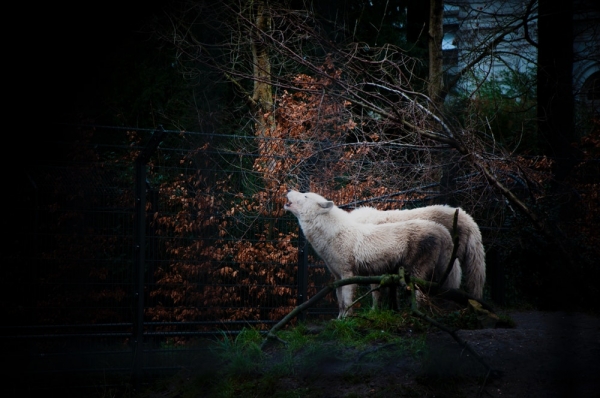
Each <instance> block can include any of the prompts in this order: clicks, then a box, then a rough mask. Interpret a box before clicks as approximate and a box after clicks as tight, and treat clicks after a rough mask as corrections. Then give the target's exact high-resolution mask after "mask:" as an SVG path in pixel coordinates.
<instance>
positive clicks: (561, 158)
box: [537, 0, 575, 181]
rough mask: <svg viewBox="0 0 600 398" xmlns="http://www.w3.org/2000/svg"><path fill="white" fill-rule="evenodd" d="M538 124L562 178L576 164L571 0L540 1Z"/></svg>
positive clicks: (556, 176) (546, 150)
mask: <svg viewBox="0 0 600 398" xmlns="http://www.w3.org/2000/svg"><path fill="white" fill-rule="evenodd" d="M538 27H539V30H538V32H539V48H538V82H537V95H538V120H539V122H538V128H539V133H540V138H541V140H542V142H541V144H542V149H543V150H544V153H545V154H547V155H549V156H551V157H552V158H553V159H554V160H555V163H554V170H553V171H554V176H555V178H556V179H557V180H559V181H561V180H563V179H564V178H565V177H566V176H567V175H568V173H569V172H570V170H571V169H572V167H573V166H574V164H575V152H574V151H573V148H572V147H571V145H570V144H571V143H572V142H573V141H574V138H575V137H574V123H573V122H574V117H573V115H574V110H573V88H572V85H573V75H572V68H573V4H572V2H569V1H567V2H555V1H552V0H540V2H539V20H538Z"/></svg>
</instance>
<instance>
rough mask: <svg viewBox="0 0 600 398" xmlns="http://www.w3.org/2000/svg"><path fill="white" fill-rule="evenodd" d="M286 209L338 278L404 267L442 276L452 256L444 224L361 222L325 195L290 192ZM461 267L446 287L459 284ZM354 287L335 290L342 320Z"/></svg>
mask: <svg viewBox="0 0 600 398" xmlns="http://www.w3.org/2000/svg"><path fill="white" fill-rule="evenodd" d="M287 199H288V200H287V203H286V204H285V206H284V208H285V210H287V211H290V212H291V213H293V214H294V215H295V216H296V217H297V218H298V221H299V223H300V227H301V228H302V231H303V232H304V235H305V236H306V239H307V240H308V241H309V242H310V244H311V245H312V247H313V248H314V249H315V251H316V252H317V254H318V255H319V256H320V257H321V258H322V259H323V260H324V261H325V263H326V264H327V267H328V268H329V270H330V271H331V273H332V274H333V276H334V278H335V279H336V280H339V279H345V278H349V277H352V276H355V275H363V276H366V275H382V274H385V273H391V272H395V271H397V269H398V268H399V267H400V266H403V267H405V268H406V269H407V270H408V271H409V272H411V273H412V274H413V275H414V276H416V277H419V278H422V279H429V280H439V278H441V276H442V275H443V273H444V271H445V270H446V268H447V266H448V263H449V262H450V257H451V256H452V237H451V236H450V233H449V232H448V230H447V229H446V228H445V227H443V226H442V225H440V224H438V223H435V222H433V221H428V220H411V221H406V222H398V223H385V224H380V225H375V224H361V223H358V222H356V221H355V220H353V219H352V217H350V214H349V213H348V212H346V211H344V210H342V209H340V208H338V207H337V206H335V205H334V204H333V202H332V201H329V200H327V199H325V198H324V197H322V196H320V195H318V194H316V193H312V192H308V193H300V192H297V191H289V192H288V194H287ZM460 281H461V270H460V267H459V266H454V267H452V271H451V272H450V275H449V276H448V279H447V280H446V282H445V284H444V288H449V289H451V288H458V287H459V286H460ZM355 291H356V285H346V286H342V287H341V288H339V289H337V291H336V294H337V298H338V305H339V315H338V318H341V317H344V316H345V315H346V314H347V313H349V312H350V311H351V308H350V304H351V303H352V300H353V298H354V294H355Z"/></svg>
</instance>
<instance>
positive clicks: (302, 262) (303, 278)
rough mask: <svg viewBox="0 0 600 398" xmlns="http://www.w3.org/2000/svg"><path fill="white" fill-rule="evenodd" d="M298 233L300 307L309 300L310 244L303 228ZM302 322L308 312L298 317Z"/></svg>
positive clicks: (303, 312)
mask: <svg viewBox="0 0 600 398" xmlns="http://www.w3.org/2000/svg"><path fill="white" fill-rule="evenodd" d="M299 230H300V231H299V233H298V302H297V304H296V305H300V304H302V303H304V302H305V301H306V300H307V297H306V296H307V294H308V242H307V240H306V237H305V236H304V233H303V232H302V228H300V229H299ZM298 319H299V320H300V321H304V320H305V319H306V311H302V312H301V313H300V314H299V315H298Z"/></svg>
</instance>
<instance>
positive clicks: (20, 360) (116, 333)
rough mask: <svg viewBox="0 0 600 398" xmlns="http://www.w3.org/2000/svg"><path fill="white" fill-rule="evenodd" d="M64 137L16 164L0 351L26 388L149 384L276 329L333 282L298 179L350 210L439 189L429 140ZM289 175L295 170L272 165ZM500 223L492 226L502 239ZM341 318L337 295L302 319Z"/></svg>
mask: <svg viewBox="0 0 600 398" xmlns="http://www.w3.org/2000/svg"><path fill="white" fill-rule="evenodd" d="M64 131H65V135H64V136H61V137H51V139H49V140H47V142H45V143H44V145H43V147H42V151H41V152H40V153H39V154H37V155H36V157H35V161H32V162H27V163H26V164H24V165H23V167H22V168H19V169H13V170H7V174H8V175H7V179H8V182H7V185H6V186H7V187H8V190H7V192H6V193H5V195H4V196H5V217H3V220H4V222H5V225H4V231H5V236H7V238H5V240H4V241H5V242H6V244H7V247H6V249H5V250H4V256H3V260H4V261H3V265H4V267H3V272H2V278H1V279H0V280H1V284H2V289H1V293H0V305H1V307H2V311H3V314H4V317H3V318H4V322H3V325H2V326H1V328H0V330H1V333H2V339H1V341H2V347H0V350H1V352H2V354H3V355H2V365H3V369H7V370H6V371H5V372H4V376H5V377H6V378H7V380H6V381H5V382H4V383H3V386H4V387H5V388H8V389H9V390H11V391H14V392H17V391H18V392H22V391H27V390H32V391H37V392H42V391H43V390H45V389H48V390H51V389H53V388H57V387H60V388H63V387H64V386H65V383H67V384H68V385H69V387H72V388H73V389H75V393H76V394H77V391H79V390H78V389H79V388H87V387H94V386H99V385H102V386H109V385H111V384H112V383H117V384H122V383H123V382H127V383H129V382H130V381H133V385H139V383H140V382H142V381H143V380H144V379H145V378H146V377H148V376H152V375H156V374H159V373H160V374H162V373H164V372H170V371H175V370H178V369H181V368H182V367H186V366H188V365H189V364H192V363H194V362H195V361H197V360H198V358H201V357H203V356H204V355H205V354H206V352H205V350H206V344H204V343H205V342H206V339H207V338H214V337H215V336H223V335H224V334H225V335H233V334H236V333H239V332H240V331H241V330H242V329H243V328H244V327H253V328H258V329H260V330H262V331H267V330H268V329H269V328H270V327H271V326H272V325H273V324H274V323H275V322H277V321H278V320H280V319H281V318H282V317H283V316H284V315H285V314H287V313H288V312H289V311H290V310H291V309H293V308H294V307H295V306H296V305H298V304H299V303H301V302H302V301H304V300H306V299H308V298H309V297H310V296H312V295H314V294H315V293H316V292H317V291H318V290H319V289H320V288H321V287H322V286H323V285H324V284H326V283H327V282H329V281H330V280H331V278H332V277H331V275H330V274H329V273H328V272H327V270H326V267H325V266H324V264H323V263H322V262H321V261H320V260H319V259H318V257H317V256H316V255H315V254H314V253H313V252H312V251H311V248H310V246H309V245H308V244H307V243H306V241H305V240H304V239H303V237H302V234H301V231H299V228H298V223H297V220H296V218H295V217H294V216H293V215H291V214H288V213H285V212H284V211H283V204H284V203H285V191H286V187H285V185H286V184H290V183H291V184H292V185H293V186H295V187H298V188H299V189H302V190H305V189H308V186H309V185H308V183H309V182H310V183H311V184H315V183H316V184H317V185H316V186H317V187H318V188H319V189H320V188H321V187H322V188H323V189H325V190H327V189H329V191H328V192H327V193H326V196H328V195H329V194H331V195H334V196H335V195H341V194H340V193H341V192H345V193H346V194H347V196H344V197H337V198H336V197H331V198H332V199H334V200H336V203H340V204H346V205H349V206H348V207H351V206H356V205H361V204H363V201H362V200H363V199H364V198H375V199H376V200H378V201H379V202H378V203H379V204H380V205H382V206H393V207H395V206H398V205H399V203H400V202H404V203H405V204H406V203H407V202H412V203H411V204H410V206H413V207H414V206H421V205H425V204H430V203H432V200H433V199H435V195H439V187H438V184H437V181H438V180H439V173H438V172H437V171H436V167H429V169H427V167H416V168H411V165H413V163H414V162H417V163H419V162H423V161H424V159H430V160H431V158H433V157H434V156H432V155H431V153H429V152H423V154H422V155H421V154H420V153H419V152H418V151H420V150H423V151H430V150H431V149H430V148H429V149H427V148H425V147H423V149H420V147H418V146H407V147H403V146H402V145H397V146H395V147H394V151H391V150H390V148H388V147H387V146H385V145H382V146H381V147H377V146H375V145H371V144H369V145H367V146H364V147H360V146H359V145H360V143H356V145H357V146H355V147H352V146H351V145H346V144H345V143H343V142H342V143H340V142H334V141H332V138H331V137H325V138H323V140H322V142H317V143H315V142H310V143H304V142H298V141H295V142H293V140H287V139H286V140H287V141H286V142H281V140H282V139H279V141H278V142H275V141H273V142H272V144H276V145H269V144H270V143H269V142H268V140H266V139H262V141H261V140H257V139H256V137H248V136H236V135H219V134H207V133H194V132H179V131H163V130H162V129H160V130H156V131H155V130H143V129H127V128H117V127H100V126H83V127H82V126H70V127H68V128H67V127H65V128H64ZM67 133H68V134H67ZM288 141H289V142H288ZM265 142H267V145H264V143H265ZM303 145H304V146H303ZM286 146H287V148H291V150H290V151H288V152H287V153H286V152H281V151H280V152H277V151H279V150H281V148H285V147H286ZM265 148H274V151H273V152H268V151H265ZM340 148H349V152H343V151H342V150H341V149H340ZM344 150H345V149H344ZM369 151H370V152H369ZM378 151H379V152H378ZM365 153H366V154H367V155H366V156H370V158H368V159H367V161H365V159H366V157H365V156H363V155H364V154H365ZM294 154H296V155H295V156H298V157H302V158H301V159H292V158H291V157H292V156H294ZM359 154H361V156H362V157H360V156H358V155H359ZM355 155H356V156H355ZM286 156H288V157H286ZM341 162H346V163H345V165H343V170H345V171H344V172H342V173H338V171H339V170H340V164H341ZM352 162H354V163H352ZM430 166H431V164H430ZM280 168H282V169H283V170H284V173H285V175H284V176H281V175H278V174H276V173H275V174H273V170H277V169H280ZM323 170H329V172H323ZM409 171H410V173H408V172H409ZM344 173H345V174H344ZM353 173H354V174H353ZM358 173H360V174H358ZM460 173H462V175H456V176H455V180H456V184H455V187H454V189H455V191H454V192H455V194H456V195H459V196H460V195H464V197H465V198H468V197H469V195H471V196H475V197H479V198H481V197H482V196H483V195H484V194H485V195H494V193H493V192H492V191H491V190H490V189H489V187H488V186H487V184H486V183H485V181H483V179H482V177H481V176H480V175H477V174H476V172H475V171H473V170H470V169H468V168H466V167H465V168H464V170H463V169H462V168H461V170H460ZM316 174H319V176H317V175H316ZM319 178H320V179H321V180H318V179H319ZM358 184H362V185H361V188H360V190H358V189H354V188H355V187H356V186H357V185H358ZM377 184H379V185H377ZM386 186H391V187H393V190H392V191H391V192H393V195H388V194H386V193H385V190H382V189H381V188H382V187H386ZM399 187H400V188H399ZM402 187H404V191H403V190H402V189H403V188H402ZM473 191H477V192H478V194H477V195H472V192H473ZM15 192H16V193H15ZM353 192H354V193H353ZM388 192H390V191H388ZM324 193H325V192H324ZM352 195H354V197H352ZM486 200H487V202H490V203H502V202H500V201H497V200H496V201H495V202H494V197H492V199H491V200H490V199H489V198H487V197H486ZM480 201H483V199H480ZM459 202H461V203H463V200H462V199H461V198H460V197H459ZM371 203H374V202H371ZM464 203H466V201H465V202H464ZM463 206H464V205H463ZM490 208H492V206H489V205H488V206H487V207H486V211H489V209H490ZM467 210H468V211H470V210H472V209H467ZM497 218H499V219H500V221H499V222H496V221H493V222H492V223H490V225H489V226H487V227H486V226H484V225H482V230H484V229H486V228H487V229H490V228H491V229H493V230H494V231H496V232H495V234H496V235H497V233H498V231H499V227H501V223H502V220H503V218H502V217H497ZM489 220H495V219H494V218H492V217H489ZM487 229H486V232H489V231H488V230H487ZM488 235H492V234H488ZM484 244H485V242H484ZM489 247H490V246H487V248H488V249H489ZM488 265H491V264H488ZM496 279H498V280H502V279H503V275H500V277H499V278H496ZM335 314H337V305H336V303H335V297H333V295H330V296H329V297H328V298H327V300H325V301H324V302H322V303H321V304H320V305H319V306H316V307H314V308H311V309H310V310H308V311H306V312H305V313H303V314H302V317H307V318H309V319H312V318H317V317H321V318H323V317H324V318H326V319H330V318H332V317H334V316H335Z"/></svg>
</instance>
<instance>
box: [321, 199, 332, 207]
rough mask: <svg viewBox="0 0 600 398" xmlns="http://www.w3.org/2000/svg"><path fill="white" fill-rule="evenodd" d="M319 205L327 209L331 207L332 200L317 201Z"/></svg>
mask: <svg viewBox="0 0 600 398" xmlns="http://www.w3.org/2000/svg"><path fill="white" fill-rule="evenodd" d="M319 206H321V207H322V208H324V209H329V208H331V207H333V202H332V201H331V200H327V201H325V202H319Z"/></svg>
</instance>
